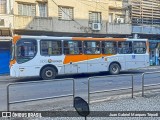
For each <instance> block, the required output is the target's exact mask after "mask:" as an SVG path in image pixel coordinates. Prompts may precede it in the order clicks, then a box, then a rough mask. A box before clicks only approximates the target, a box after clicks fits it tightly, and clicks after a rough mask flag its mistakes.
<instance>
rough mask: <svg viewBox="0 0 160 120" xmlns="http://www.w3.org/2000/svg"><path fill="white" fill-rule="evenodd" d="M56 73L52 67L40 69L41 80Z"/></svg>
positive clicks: (47, 78)
mask: <svg viewBox="0 0 160 120" xmlns="http://www.w3.org/2000/svg"><path fill="white" fill-rule="evenodd" d="M56 75H57V72H56V70H55V69H54V68H53V67H45V68H43V70H42V71H41V78H42V79H43V80H49V79H54V78H55V77H56Z"/></svg>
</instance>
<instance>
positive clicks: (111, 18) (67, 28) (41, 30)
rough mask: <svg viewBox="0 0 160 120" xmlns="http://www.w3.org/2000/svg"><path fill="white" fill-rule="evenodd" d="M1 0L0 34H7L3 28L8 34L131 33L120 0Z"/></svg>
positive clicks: (100, 34)
mask: <svg viewBox="0 0 160 120" xmlns="http://www.w3.org/2000/svg"><path fill="white" fill-rule="evenodd" d="M0 1H1V2H0V4H1V6H0V9H3V11H2V13H0V16H1V21H2V22H1V24H0V31H1V35H6V34H4V33H5V29H6V30H8V34H23V35H24V34H28V35H52V36H89V37H92V36H94V37H107V36H109V37H126V35H130V34H131V25H130V24H128V22H126V20H125V14H124V10H123V6H122V0H67V1H65V2H64V0H16V1H15V0H0ZM4 8H6V9H4ZM3 21H4V22H3ZM10 30H11V31H12V32H11V33H10Z"/></svg>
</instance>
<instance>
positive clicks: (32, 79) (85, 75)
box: [14, 71, 143, 82]
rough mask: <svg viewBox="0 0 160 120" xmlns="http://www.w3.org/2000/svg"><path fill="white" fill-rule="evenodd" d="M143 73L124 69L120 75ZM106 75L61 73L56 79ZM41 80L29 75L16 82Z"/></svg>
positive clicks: (100, 73)
mask: <svg viewBox="0 0 160 120" xmlns="http://www.w3.org/2000/svg"><path fill="white" fill-rule="evenodd" d="M142 73H143V72H141V71H122V72H121V73H120V75H121V74H142ZM106 75H110V74H109V72H98V73H81V74H70V75H59V76H57V77H56V79H65V78H75V79H81V78H88V77H93V76H106ZM40 80H42V79H41V78H40V77H27V78H20V79H17V80H15V81H14V82H29V81H40ZM53 80H54V79H53Z"/></svg>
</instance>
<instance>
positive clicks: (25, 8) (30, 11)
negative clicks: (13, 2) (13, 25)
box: [18, 3, 36, 16]
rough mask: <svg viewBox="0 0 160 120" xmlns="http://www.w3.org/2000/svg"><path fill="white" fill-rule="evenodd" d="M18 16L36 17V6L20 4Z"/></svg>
mask: <svg viewBox="0 0 160 120" xmlns="http://www.w3.org/2000/svg"><path fill="white" fill-rule="evenodd" d="M18 15H25V16H36V6H35V4H22V3H19V4H18Z"/></svg>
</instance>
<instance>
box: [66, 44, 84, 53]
mask: <svg viewBox="0 0 160 120" xmlns="http://www.w3.org/2000/svg"><path fill="white" fill-rule="evenodd" d="M64 54H72V55H74V54H75V55H76V54H82V42H81V41H64Z"/></svg>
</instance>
